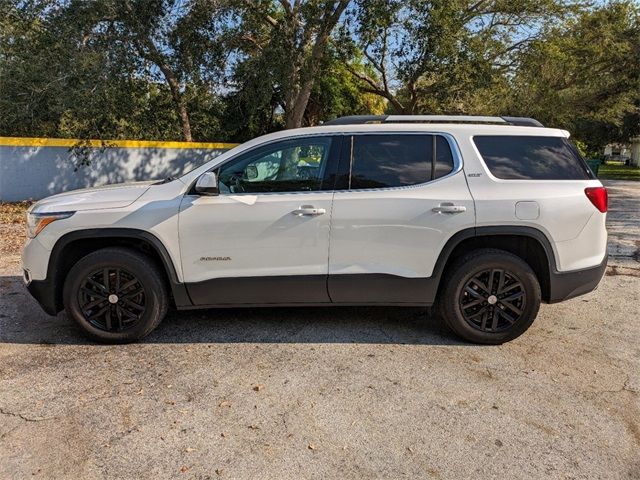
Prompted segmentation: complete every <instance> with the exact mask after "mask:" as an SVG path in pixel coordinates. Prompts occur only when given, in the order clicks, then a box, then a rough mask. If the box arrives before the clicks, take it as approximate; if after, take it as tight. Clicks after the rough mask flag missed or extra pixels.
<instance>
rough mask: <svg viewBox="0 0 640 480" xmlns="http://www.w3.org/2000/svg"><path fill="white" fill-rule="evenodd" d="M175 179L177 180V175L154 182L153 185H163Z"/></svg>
mask: <svg viewBox="0 0 640 480" xmlns="http://www.w3.org/2000/svg"><path fill="white" fill-rule="evenodd" d="M174 180H177V177H167V178H165V179H164V180H160V181H158V182H156V183H154V184H153V185H163V184H165V183H169V182H173V181H174Z"/></svg>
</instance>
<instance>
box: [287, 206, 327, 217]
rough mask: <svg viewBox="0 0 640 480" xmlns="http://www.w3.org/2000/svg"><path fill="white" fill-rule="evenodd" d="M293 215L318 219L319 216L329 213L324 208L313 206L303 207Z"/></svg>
mask: <svg viewBox="0 0 640 480" xmlns="http://www.w3.org/2000/svg"><path fill="white" fill-rule="evenodd" d="M291 213H293V214H294V215H296V216H298V217H316V216H318V215H324V214H325V213H327V211H326V210H325V209H324V208H316V207H314V206H313V205H302V206H301V207H300V208H299V209H297V210H294V211H293V212H291Z"/></svg>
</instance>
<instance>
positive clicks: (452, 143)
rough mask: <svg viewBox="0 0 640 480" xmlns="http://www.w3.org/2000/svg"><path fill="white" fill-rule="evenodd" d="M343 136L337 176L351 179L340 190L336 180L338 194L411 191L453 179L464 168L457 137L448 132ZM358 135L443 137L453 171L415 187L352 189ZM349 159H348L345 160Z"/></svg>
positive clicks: (380, 133)
mask: <svg viewBox="0 0 640 480" xmlns="http://www.w3.org/2000/svg"><path fill="white" fill-rule="evenodd" d="M342 135H344V137H345V140H343V142H342V144H343V147H342V154H341V155H340V164H341V166H340V167H338V173H337V175H336V177H339V175H340V172H343V174H348V177H349V182H348V185H347V188H338V187H339V185H338V179H337V178H336V185H335V187H336V188H335V191H336V192H341V193H344V192H376V191H387V190H406V189H411V188H421V187H424V186H427V185H432V184H433V183H435V182H439V181H441V180H445V179H447V178H449V177H452V176H453V175H455V174H457V173H458V172H460V171H461V170H462V167H463V160H462V154H461V153H460V148H459V147H458V142H457V141H456V139H455V137H454V136H453V135H451V134H450V133H447V132H437V131H427V130H425V131H416V130H411V131H403V130H398V131H380V132H371V131H367V132H344V133H343V134H342ZM356 135H358V136H362V135H377V136H380V135H424V136H430V137H436V136H441V137H444V139H445V140H446V141H447V143H448V144H449V149H450V150H451V156H452V157H453V169H452V170H451V171H450V172H449V173H447V174H446V175H444V176H442V177H439V178H436V179H433V178H432V179H431V180H428V181H426V182H422V183H416V184H415V185H400V186H397V187H380V188H351V171H352V167H353V138H354V137H355V136H356ZM345 143H348V144H349V145H347V148H345ZM435 143H436V142H433V144H435ZM345 157H347V158H345ZM346 162H348V171H345V170H346V169H344V167H345V163H346ZM434 167H435V161H432V167H431V168H432V170H433V169H434Z"/></svg>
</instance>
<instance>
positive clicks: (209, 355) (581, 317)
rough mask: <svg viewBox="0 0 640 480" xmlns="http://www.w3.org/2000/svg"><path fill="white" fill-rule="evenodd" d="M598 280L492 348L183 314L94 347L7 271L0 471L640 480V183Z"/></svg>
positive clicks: (12, 264)
mask: <svg viewBox="0 0 640 480" xmlns="http://www.w3.org/2000/svg"><path fill="white" fill-rule="evenodd" d="M609 187H610V189H611V197H612V199H611V215H610V228H611V233H612V254H613V256H612V258H611V262H612V266H611V268H609V270H608V274H607V276H606V277H605V280H604V281H603V284H602V285H601V287H600V289H599V290H598V291H596V292H594V293H592V294H589V295H587V296H584V297H581V298H577V299H574V300H572V301H569V302H566V303H564V304H558V305H551V306H549V305H545V306H543V307H542V309H541V312H540V316H539V317H538V319H537V320H536V322H535V323H534V325H533V326H532V328H531V329H530V330H529V332H528V333H526V334H525V335H524V336H522V337H521V338H520V339H518V340H516V341H514V342H511V343H509V344H507V345H503V346H499V347H482V346H475V345H468V344H464V343H461V342H459V341H458V340H456V339H455V338H453V337H452V336H451V335H450V334H449V333H448V332H447V331H446V330H445V329H444V328H443V327H441V326H440V325H438V324H437V323H436V322H435V321H434V320H432V319H429V318H427V317H426V314H425V312H424V311H422V310H416V309H391V308H389V309H381V308H378V309H373V308H371V309H367V308H358V309H356V308H353V309H346V308H340V309H337V308H336V309H291V310H285V309H280V310H232V311H228V310H227V311H208V312H199V313H190V314H181V315H178V314H172V315H170V316H169V318H168V319H167V320H166V321H165V322H164V323H163V324H162V325H161V326H160V328H159V329H158V330H157V331H156V332H155V333H154V334H153V335H152V336H151V337H150V338H149V339H148V340H147V341H145V342H144V343H142V344H135V345H127V346H118V347H112V346H97V345H93V344H90V343H87V342H85V341H84V339H83V338H82V337H81V336H80V335H79V334H78V332H77V330H76V328H75V327H74V326H73V325H72V324H71V323H70V321H69V320H67V319H66V318H65V317H64V316H63V315H60V316H59V317H58V318H52V317H48V316H46V315H45V314H43V313H42V312H41V311H40V309H39V308H38V307H37V306H36V305H35V303H34V301H33V300H32V299H31V298H30V297H29V296H28V294H27V293H26V291H25V289H24V288H23V287H22V285H21V283H20V279H19V277H18V273H19V268H18V257H17V256H16V255H8V256H7V255H4V256H3V262H2V264H1V265H0V479H5V478H7V479H9V478H27V477H29V478H56V479H62V478H92V479H94V478H106V477H117V478H131V479H139V478H145V479H147V478H148V479H159V478H180V479H183V478H184V479H189V478H194V479H205V478H274V479H288V478H291V479H302V478H323V479H324V478H339V479H347V478H392V479H398V478H497V479H506V478H509V479H510V478H523V479H533V478H584V479H594V478H625V479H628V478H633V479H638V478H640V395H639V392H640V343H639V340H638V339H639V338H640V263H639V260H640V254H639V251H640V213H639V212H640V183H635V184H634V183H625V182H615V183H611V184H610V185H609Z"/></svg>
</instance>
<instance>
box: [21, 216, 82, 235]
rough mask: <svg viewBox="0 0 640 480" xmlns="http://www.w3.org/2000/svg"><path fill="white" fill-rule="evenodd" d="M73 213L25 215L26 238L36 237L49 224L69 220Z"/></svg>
mask: <svg viewBox="0 0 640 480" xmlns="http://www.w3.org/2000/svg"><path fill="white" fill-rule="evenodd" d="M74 213H75V212H56V213H32V212H28V213H27V237H29V238H34V237H36V236H37V235H38V234H39V233H40V232H41V231H42V229H43V228H44V227H46V226H47V225H49V224H50V223H51V222H55V221H56V220H61V219H63V218H69V217H70V216H71V215H73V214H74Z"/></svg>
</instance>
